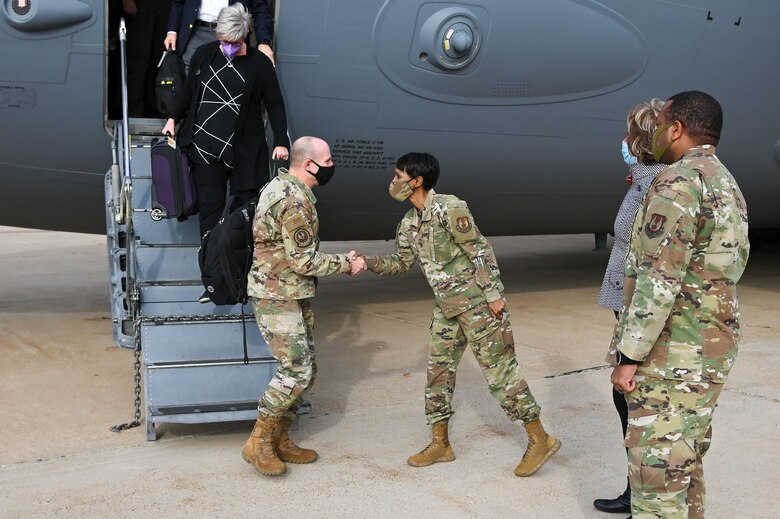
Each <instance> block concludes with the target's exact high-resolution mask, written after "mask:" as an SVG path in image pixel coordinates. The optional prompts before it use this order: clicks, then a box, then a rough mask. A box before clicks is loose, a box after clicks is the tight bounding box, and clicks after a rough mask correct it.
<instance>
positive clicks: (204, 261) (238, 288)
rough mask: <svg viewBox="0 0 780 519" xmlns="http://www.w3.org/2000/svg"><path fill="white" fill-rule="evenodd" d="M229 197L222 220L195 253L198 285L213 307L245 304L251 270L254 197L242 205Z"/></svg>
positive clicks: (204, 237) (206, 235) (204, 236)
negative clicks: (198, 268) (204, 289)
mask: <svg viewBox="0 0 780 519" xmlns="http://www.w3.org/2000/svg"><path fill="white" fill-rule="evenodd" d="M239 203H240V200H239V199H238V198H236V197H233V196H231V197H230V198H229V199H228V201H227V204H226V205H225V209H224V210H223V211H222V217H221V218H220V220H219V222H217V225H215V226H214V228H213V229H211V230H210V231H208V232H206V234H205V235H203V239H202V240H201V242H200V249H199V250H198V264H199V265H200V274H201V278H200V279H201V281H202V282H203V286H204V287H206V291H207V292H208V293H209V297H210V298H211V302H212V303H214V304H216V305H234V304H236V303H241V304H242V305H243V304H244V303H246V302H247V300H248V297H247V293H246V288H247V275H248V274H249V269H250V268H251V267H252V254H253V252H254V240H253V238H252V221H253V220H254V217H255V206H256V205H257V197H255V198H253V199H252V200H250V201H249V202H247V203H246V204H244V205H238V204H239Z"/></svg>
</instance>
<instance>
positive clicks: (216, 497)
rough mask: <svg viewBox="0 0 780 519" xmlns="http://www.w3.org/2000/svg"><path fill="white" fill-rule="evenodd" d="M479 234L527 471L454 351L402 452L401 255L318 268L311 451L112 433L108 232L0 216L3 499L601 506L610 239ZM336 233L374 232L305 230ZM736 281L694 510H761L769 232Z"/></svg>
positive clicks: (411, 320)
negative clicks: (597, 245)
mask: <svg viewBox="0 0 780 519" xmlns="http://www.w3.org/2000/svg"><path fill="white" fill-rule="evenodd" d="M491 242H492V243H493V246H494V248H495V250H496V253H497V256H498V260H499V265H500V267H501V271H502V278H503V281H504V283H505V285H506V288H507V294H506V295H507V298H508V307H509V310H510V318H511V321H512V324H513V327H514V332H515V333H514V334H515V340H516V342H517V345H516V346H517V353H518V357H519V360H520V362H521V365H522V367H523V371H524V374H525V376H526V378H527V380H528V382H529V384H530V386H531V388H532V390H533V392H534V394H535V396H536V398H537V399H538V400H539V402H540V404H541V405H542V408H543V413H542V416H543V419H544V422H545V424H546V426H547V428H548V430H549V431H550V432H552V433H553V434H554V435H556V436H557V437H558V438H560V439H561V441H562V442H563V447H562V449H561V450H560V452H559V453H558V454H557V455H555V456H554V457H553V458H552V459H551V461H550V462H549V463H548V464H547V465H545V466H544V468H542V470H541V471H539V472H538V473H537V474H536V475H534V476H533V477H530V478H517V477H515V476H514V475H513V474H512V471H513V469H514V467H515V465H516V464H517V463H518V461H519V460H520V457H521V456H522V453H523V451H524V449H525V444H526V440H525V433H524V431H523V430H522V427H521V426H520V425H519V424H517V423H510V422H509V421H508V420H507V419H506V417H505V416H504V414H503V412H502V411H501V409H500V407H499V406H498V404H497V403H496V402H495V401H494V400H493V398H492V397H491V396H490V394H489V392H488V391H487V387H486V384H485V381H484V379H483V378H482V375H481V373H480V372H479V369H478V367H477V364H476V362H475V360H474V357H473V355H472V354H471V353H466V355H464V359H463V361H462V364H461V367H460V370H459V372H458V385H457V389H456V393H455V399H454V406H455V411H456V414H455V416H454V417H453V419H452V422H451V441H452V443H453V448H454V450H455V454H456V456H457V459H456V460H455V461H454V462H452V463H443V464H438V465H434V466H431V467H428V468H411V467H409V466H407V464H406V458H407V456H409V455H411V454H414V453H416V452H417V451H419V450H420V449H421V448H423V447H424V446H425V445H427V443H428V441H429V439H430V429H429V428H428V427H427V426H426V424H425V418H424V415H423V386H424V384H425V364H426V347H427V339H428V325H429V322H430V315H431V310H432V308H433V296H432V294H431V291H430V288H429V287H428V285H427V283H426V282H425V279H424V278H423V276H422V274H421V273H420V271H419V269H418V268H417V267H415V268H414V269H413V271H412V272H410V273H409V274H407V275H405V276H400V277H393V278H380V277H378V276H375V275H373V274H371V273H366V274H364V275H362V276H360V277H357V278H349V277H347V276H338V277H331V278H324V279H322V280H321V283H320V286H319V289H318V294H317V297H316V299H315V303H314V310H315V314H316V322H317V324H316V330H315V342H316V348H317V360H318V365H319V372H318V375H317V381H316V384H315V386H314V388H313V390H312V391H311V393H310V395H309V400H310V402H311V404H312V413H311V414H310V415H307V416H304V417H302V418H301V420H300V427H299V429H298V430H297V431H295V432H294V434H293V437H294V438H295V439H296V441H298V442H299V443H300V444H302V445H304V446H307V447H311V448H314V449H317V450H318V451H319V453H320V460H319V461H317V462H316V463H314V464H312V465H304V466H299V465H291V466H290V467H289V472H288V474H287V475H286V476H285V477H282V478H275V479H271V478H267V477H263V476H260V475H258V474H257V473H256V472H255V471H254V469H253V468H252V467H251V466H250V465H248V464H246V463H244V462H243V460H242V459H241V455H240V451H241V447H242V445H243V443H244V440H245V439H246V437H247V435H248V434H249V431H250V429H251V426H252V424H251V423H247V422H241V423H222V424H210V425H194V426H193V425H190V426H183V425H161V426H159V427H158V434H159V436H160V437H159V439H158V440H157V441H156V442H147V441H146V434H145V427H143V426H142V427H139V428H137V429H132V430H129V431H125V432H122V433H119V434H116V433H112V432H109V429H108V428H109V426H110V425H113V424H117V423H120V422H126V421H128V420H129V419H131V418H132V410H133V408H132V404H133V356H132V353H131V352H129V351H125V350H121V349H119V348H118V347H116V346H115V345H114V344H113V342H112V339H111V320H110V319H111V316H110V309H109V305H108V281H107V276H108V274H107V260H106V253H105V238H104V237H102V236H91V235H78V234H68V233H54V232H45V231H34V230H25V229H15V228H7V227H6V228H0V330H2V339H0V344H1V346H0V348H1V351H2V357H1V358H2V363H0V517H133V516H135V517H138V516H161V517H187V518H189V517H361V518H363V517H433V518H439V517H441V518H445V517H446V518H452V517H458V518H460V517H464V518H472V517H474V518H477V517H528V518H548V517H549V518H552V517H573V518H577V517H583V518H597V517H605V518H606V517H610V516H609V515H607V514H602V513H600V512H598V511H596V510H595V509H594V508H593V506H592V501H593V499H595V498H598V497H614V496H615V495H617V494H618V493H620V492H621V491H622V489H623V488H624V485H625V475H626V466H625V465H626V463H625V451H624V450H623V449H622V447H621V434H620V425H619V421H618V417H617V414H616V412H615V410H614V408H613V405H612V401H611V394H610V392H611V386H610V384H609V373H610V371H609V369H606V368H605V367H604V365H605V363H604V360H603V359H604V355H605V351H606V347H607V344H608V342H609V339H610V335H611V331H612V326H613V324H614V318H613V316H612V314H611V312H609V311H607V310H605V309H603V308H601V307H600V306H598V305H597V304H596V302H595V301H596V296H597V293H598V290H599V286H600V284H601V279H602V276H603V273H604V268H605V266H606V263H607V253H606V252H592V251H591V248H592V246H593V238H592V236H589V235H570V236H528V237H501V238H492V239H491ZM349 248H356V249H358V250H362V251H365V252H374V251H390V250H392V243H391V242H356V243H327V244H324V249H325V250H326V251H329V252H334V251H346V250H348V249H349ZM739 294H740V297H741V302H742V313H743V326H744V330H745V334H744V340H743V341H742V344H741V347H740V355H739V358H738V359H737V363H736V366H735V367H734V369H733V371H732V373H731V376H730V378H729V381H728V384H727V385H726V388H725V390H724V392H723V393H722V396H721V398H720V405H719V407H718V410H717V412H716V415H715V419H714V437H713V446H712V448H711V449H710V451H709V453H708V455H707V457H706V458H705V466H706V468H705V474H706V477H707V489H708V513H707V517H708V518H737V517H739V518H743V517H761V518H766V517H780V507H778V504H777V503H778V490H777V489H778V488H780V476H779V475H778V474H780V472H778V470H777V467H778V466H780V451H779V450H778V449H777V440H778V423H779V422H780V376H778V372H777V369H776V367H777V366H779V365H780V319H778V316H780V246H778V245H776V244H775V245H768V246H765V247H764V248H762V249H760V250H754V251H753V253H751V258H750V262H749V265H748V269H747V272H746V274H745V277H744V278H743V282H742V283H741V284H740V288H739ZM612 517H614V516H612ZM619 517H622V516H619Z"/></svg>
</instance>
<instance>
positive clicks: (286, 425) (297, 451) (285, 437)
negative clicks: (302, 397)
mask: <svg viewBox="0 0 780 519" xmlns="http://www.w3.org/2000/svg"><path fill="white" fill-rule="evenodd" d="M292 423H293V419H291V418H282V419H281V420H280V421H279V427H278V428H277V429H276V434H275V435H274V445H275V446H276V452H278V453H279V459H281V460H282V461H286V462H287V463H298V464H306V463H312V462H313V461H315V460H316V459H317V451H315V450H312V449H303V448H301V447H299V446H297V445H295V443H294V442H293V441H292V440H291V439H290V427H291V426H292Z"/></svg>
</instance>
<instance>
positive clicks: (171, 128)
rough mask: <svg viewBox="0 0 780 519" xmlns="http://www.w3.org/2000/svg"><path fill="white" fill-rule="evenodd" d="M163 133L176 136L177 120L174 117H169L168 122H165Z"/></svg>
mask: <svg viewBox="0 0 780 519" xmlns="http://www.w3.org/2000/svg"><path fill="white" fill-rule="evenodd" d="M162 134H163V135H168V134H170V135H171V137H174V136H175V135H176V121H174V120H173V119H168V122H166V123H165V126H163V129H162Z"/></svg>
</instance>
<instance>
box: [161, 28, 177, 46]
mask: <svg viewBox="0 0 780 519" xmlns="http://www.w3.org/2000/svg"><path fill="white" fill-rule="evenodd" d="M163 47H165V48H166V49H168V50H176V33H175V32H169V33H168V36H166V37H165V39H164V40H163Z"/></svg>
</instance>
